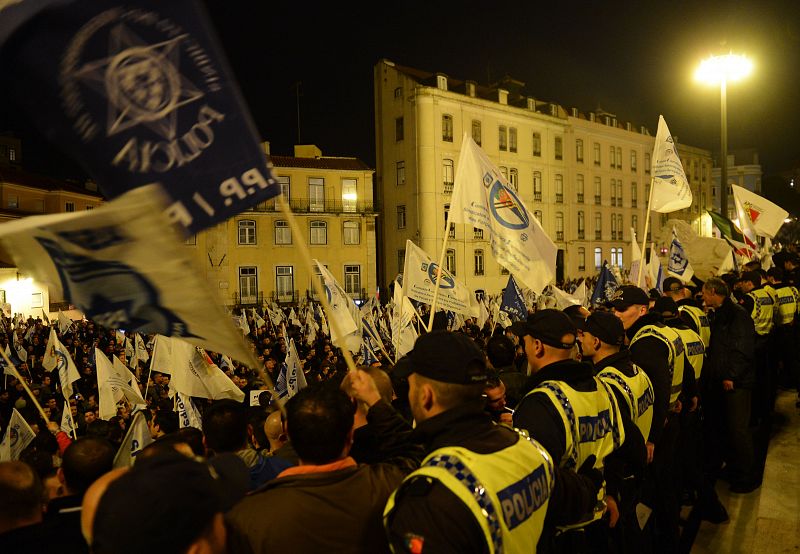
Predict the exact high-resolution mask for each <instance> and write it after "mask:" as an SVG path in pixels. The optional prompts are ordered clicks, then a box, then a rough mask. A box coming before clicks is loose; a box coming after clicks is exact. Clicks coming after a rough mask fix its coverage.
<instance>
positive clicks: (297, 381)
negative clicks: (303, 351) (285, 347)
mask: <svg viewBox="0 0 800 554" xmlns="http://www.w3.org/2000/svg"><path fill="white" fill-rule="evenodd" d="M307 386H308V383H307V382H306V376H305V374H304V373H303V367H302V365H301V364H300V356H298V354H297V348H295V346H294V339H290V340H289V351H288V352H287V355H286V392H287V396H288V398H291V397H293V396H294V395H295V394H297V393H298V392H300V391H301V390H303V389H304V388H306V387H307Z"/></svg>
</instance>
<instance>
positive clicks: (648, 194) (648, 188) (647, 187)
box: [644, 181, 650, 202]
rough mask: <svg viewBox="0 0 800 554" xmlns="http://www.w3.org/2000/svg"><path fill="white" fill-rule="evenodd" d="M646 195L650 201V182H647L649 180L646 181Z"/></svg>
mask: <svg viewBox="0 0 800 554" xmlns="http://www.w3.org/2000/svg"><path fill="white" fill-rule="evenodd" d="M644 196H645V198H647V201H648V202H649V201H650V183H649V182H647V181H646V182H645V183H644Z"/></svg>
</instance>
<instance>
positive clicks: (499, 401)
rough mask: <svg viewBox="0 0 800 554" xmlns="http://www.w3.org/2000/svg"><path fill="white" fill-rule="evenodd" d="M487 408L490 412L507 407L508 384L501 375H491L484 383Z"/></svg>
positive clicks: (500, 410)
mask: <svg viewBox="0 0 800 554" xmlns="http://www.w3.org/2000/svg"><path fill="white" fill-rule="evenodd" d="M483 394H484V395H485V396H486V409H487V410H489V411H490V412H502V411H503V410H504V409H505V407H506V385H505V383H503V380H502V379H501V378H500V377H489V379H488V380H487V381H486V384H485V385H484V389H483Z"/></svg>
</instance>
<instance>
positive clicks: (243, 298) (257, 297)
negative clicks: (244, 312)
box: [233, 291, 264, 306]
mask: <svg viewBox="0 0 800 554" xmlns="http://www.w3.org/2000/svg"><path fill="white" fill-rule="evenodd" d="M233 304H234V306H262V305H263V304H264V293H263V292H262V291H258V292H257V293H256V294H244V295H243V294H242V293H241V292H239V291H236V292H234V293H233Z"/></svg>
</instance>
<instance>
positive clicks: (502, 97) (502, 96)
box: [497, 88, 508, 104]
mask: <svg viewBox="0 0 800 554" xmlns="http://www.w3.org/2000/svg"><path fill="white" fill-rule="evenodd" d="M497 101H498V102H500V103H501V104H508V91H507V90H506V89H502V88H499V89H497Z"/></svg>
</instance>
